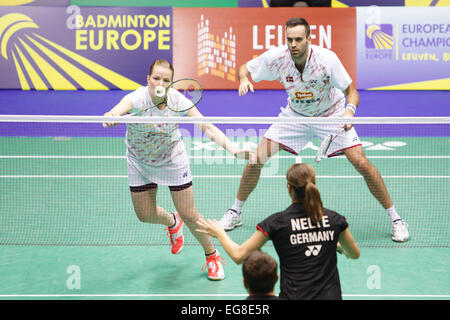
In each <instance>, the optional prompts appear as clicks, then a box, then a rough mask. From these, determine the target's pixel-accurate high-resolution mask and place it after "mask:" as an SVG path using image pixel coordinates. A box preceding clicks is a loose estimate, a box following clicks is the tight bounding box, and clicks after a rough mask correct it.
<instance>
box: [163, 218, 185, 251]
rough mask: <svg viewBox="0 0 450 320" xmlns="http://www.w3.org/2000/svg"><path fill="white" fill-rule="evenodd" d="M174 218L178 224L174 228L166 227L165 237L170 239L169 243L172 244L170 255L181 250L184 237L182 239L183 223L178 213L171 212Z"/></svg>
mask: <svg viewBox="0 0 450 320" xmlns="http://www.w3.org/2000/svg"><path fill="white" fill-rule="evenodd" d="M173 214H174V215H175V216H176V219H177V222H178V224H176V227H175V228H169V227H167V228H166V229H164V230H167V236H168V237H169V238H170V243H171V244H172V254H179V253H180V252H181V251H182V250H183V246H184V237H183V226H184V222H183V220H181V218H180V215H179V214H178V212H173Z"/></svg>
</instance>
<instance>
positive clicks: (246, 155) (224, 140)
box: [186, 107, 256, 160]
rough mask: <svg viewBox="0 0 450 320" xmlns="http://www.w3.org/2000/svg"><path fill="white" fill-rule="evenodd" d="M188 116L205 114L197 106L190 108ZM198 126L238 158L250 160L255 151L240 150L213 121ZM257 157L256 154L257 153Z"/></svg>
mask: <svg viewBox="0 0 450 320" xmlns="http://www.w3.org/2000/svg"><path fill="white" fill-rule="evenodd" d="M186 115H187V116H188V117H203V115H202V114H201V113H200V111H198V109H197V108H196V107H194V108H192V109H190V110H189V111H188V112H187V114H186ZM197 126H198V127H199V128H200V129H202V131H203V132H204V133H205V134H206V135H207V136H208V137H209V138H210V139H211V140H212V141H214V142H215V143H217V144H218V145H219V146H221V147H222V148H224V149H225V150H227V151H228V152H229V153H231V154H232V155H234V156H235V157H236V158H238V159H246V160H249V159H250V158H252V157H253V156H254V155H255V153H254V152H252V151H249V150H239V149H237V148H236V147H235V146H234V144H233V143H232V142H231V141H230V140H229V139H228V137H227V136H226V135H225V134H224V133H223V132H222V131H221V130H219V129H218V128H217V127H216V126H215V125H213V124H212V123H199V124H197ZM255 157H256V155H255Z"/></svg>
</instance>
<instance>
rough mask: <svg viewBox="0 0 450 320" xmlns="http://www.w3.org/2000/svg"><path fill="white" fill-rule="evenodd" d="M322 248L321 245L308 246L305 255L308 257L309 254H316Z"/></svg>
mask: <svg viewBox="0 0 450 320" xmlns="http://www.w3.org/2000/svg"><path fill="white" fill-rule="evenodd" d="M321 249H322V245H320V244H319V245H316V246H308V247H307V248H306V251H305V256H307V257H310V256H311V255H313V256H317V255H318V254H319V252H320V250H321Z"/></svg>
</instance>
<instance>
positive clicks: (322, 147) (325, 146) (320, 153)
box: [316, 134, 333, 162]
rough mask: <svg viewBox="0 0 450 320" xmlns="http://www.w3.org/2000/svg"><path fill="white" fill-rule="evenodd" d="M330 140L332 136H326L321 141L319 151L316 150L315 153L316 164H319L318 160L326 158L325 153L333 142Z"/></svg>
mask: <svg viewBox="0 0 450 320" xmlns="http://www.w3.org/2000/svg"><path fill="white" fill-rule="evenodd" d="M332 138H333V135H331V134H329V135H328V136H326V137H325V139H323V141H322V143H321V145H320V147H319V150H317V153H316V162H320V160H322V159H323V158H325V157H326V155H325V154H326V153H327V151H328V148H329V147H330V144H331V141H333V140H332Z"/></svg>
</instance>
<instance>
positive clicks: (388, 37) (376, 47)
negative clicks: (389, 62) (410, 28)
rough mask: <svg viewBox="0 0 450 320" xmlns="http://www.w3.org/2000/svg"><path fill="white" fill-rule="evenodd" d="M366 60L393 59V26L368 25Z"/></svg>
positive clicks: (366, 29)
mask: <svg viewBox="0 0 450 320" xmlns="http://www.w3.org/2000/svg"><path fill="white" fill-rule="evenodd" d="M365 31H366V58H367V59H392V58H393V48H394V34H393V28H392V24H366V28H365Z"/></svg>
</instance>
